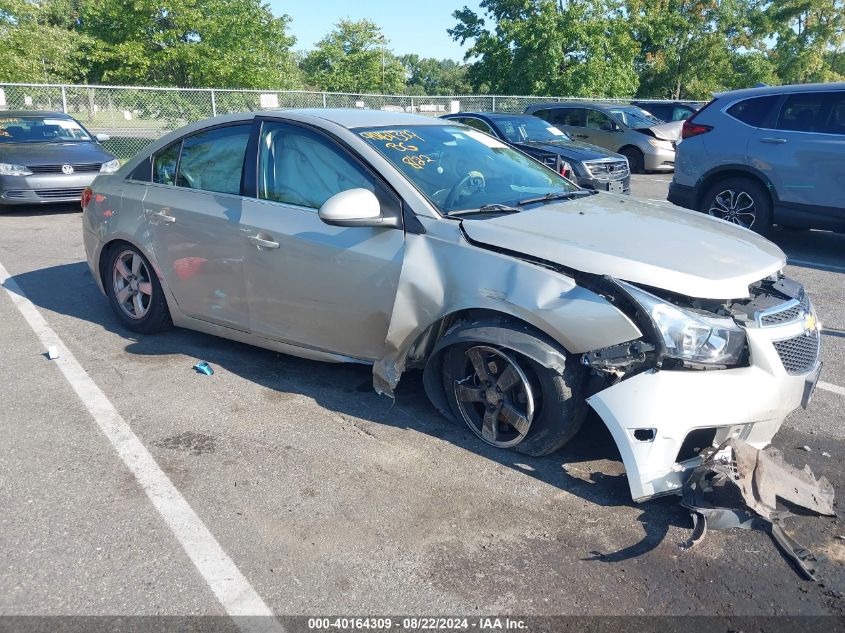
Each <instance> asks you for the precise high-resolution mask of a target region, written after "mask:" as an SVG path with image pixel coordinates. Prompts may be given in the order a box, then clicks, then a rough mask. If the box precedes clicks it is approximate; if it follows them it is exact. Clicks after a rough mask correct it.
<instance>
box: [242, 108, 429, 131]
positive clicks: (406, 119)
mask: <svg viewBox="0 0 845 633" xmlns="http://www.w3.org/2000/svg"><path fill="white" fill-rule="evenodd" d="M254 114H255V115H256V116H268V115H269V116H273V115H276V116H285V115H288V114H300V115H306V116H309V117H314V118H317V119H324V120H326V121H331V122H332V123H337V124H338V125H341V126H343V127H345V128H348V129H354V128H359V127H381V126H389V125H443V121H442V119H439V118H438V117H433V116H425V115H422V114H407V113H405V112H390V111H386V110H367V109H360V108H297V109H294V110H277V111H269V112H268V111H262V112H255V113H254Z"/></svg>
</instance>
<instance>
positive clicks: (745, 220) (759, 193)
mask: <svg viewBox="0 0 845 633" xmlns="http://www.w3.org/2000/svg"><path fill="white" fill-rule="evenodd" d="M699 210H700V211H701V212H702V213H706V214H707V215H710V216H712V217H714V218H721V219H722V220H727V221H728V222H731V223H733V224H737V225H739V226H742V227H745V228H747V229H751V230H752V231H755V232H757V233H759V234H760V235H768V234H769V233H770V232H771V230H772V201H771V198H769V193H768V192H767V191H766V189H765V188H764V187H763V185H761V184H760V183H759V182H757V181H756V180H752V179H750V178H745V177H742V176H735V177H731V178H725V179H724V180H720V181H718V182H716V183H715V184H713V185H712V186H711V187H710V188H709V189H708V190H707V191H706V192H705V194H704V196H703V197H702V199H701V207H700V209H699Z"/></svg>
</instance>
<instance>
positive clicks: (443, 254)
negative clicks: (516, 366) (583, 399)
mask: <svg viewBox="0 0 845 633" xmlns="http://www.w3.org/2000/svg"><path fill="white" fill-rule="evenodd" d="M425 229H426V233H425V234H422V235H415V234H408V235H407V236H406V240H405V254H404V259H403V263H402V271H401V273H400V276H399V282H398V286H397V291H396V299H395V302H394V306H393V311H392V314H391V317H390V324H389V327H388V332H387V336H386V339H385V350H384V355H383V356H382V357H381V358H380V359H378V360H376V362H375V363H374V365H373V386H374V388H375V390H376V391H377V392H378V393H382V394H386V395H392V394H393V390H394V388H395V387H396V385H397V384H398V383H399V379H400V378H401V376H402V373H403V371H404V370H405V363H406V359H407V356H408V351H409V349H410V348H411V346H412V345H413V344H414V342H415V341H416V340H417V338H418V337H419V336H420V334H421V333H422V332H424V331H425V330H426V329H427V328H428V327H430V326H431V325H432V324H433V323H436V322H437V321H438V320H439V319H442V318H444V317H446V316H448V315H450V314H455V313H458V312H460V311H463V310H471V309H480V310H488V311H491V312H495V313H498V314H502V315H503V316H510V317H513V318H514V319H518V320H519V321H522V322H524V323H527V324H529V325H531V326H532V327H534V328H536V330H537V331H539V332H542V333H544V334H545V335H546V336H548V337H549V338H550V339H552V340H553V341H554V342H555V345H556V346H558V347H561V348H563V349H565V350H566V351H567V352H570V353H573V354H578V353H582V352H585V351H588V350H591V349H599V348H603V347H607V346H608V345H615V344H617V343H623V342H625V341H630V340H633V339H636V338H639V337H640V336H641V335H642V333H641V332H640V330H639V328H638V327H637V326H636V325H635V324H634V322H633V321H632V320H631V319H630V318H628V317H627V316H626V315H625V314H624V313H623V312H622V311H621V310H619V309H618V308H616V307H615V306H613V305H611V304H610V303H609V302H608V301H607V300H606V299H604V297H601V296H600V295H598V294H596V293H594V292H591V291H590V290H587V289H586V288H583V287H581V286H578V285H577V284H576V283H575V281H574V280H573V279H572V278H571V277H569V276H567V275H565V274H563V273H561V272H559V271H558V270H556V269H553V268H549V267H544V266H542V265H540V264H538V263H534V262H530V261H526V260H523V259H520V258H519V257H518V256H515V255H512V254H507V253H500V252H497V251H495V250H491V249H488V248H482V247H479V246H476V245H473V244H471V243H469V242H468V241H467V240H466V239H465V238H464V237H463V235H462V234H461V231H460V225H459V224H458V223H457V222H455V223H452V222H442V221H431V222H425Z"/></svg>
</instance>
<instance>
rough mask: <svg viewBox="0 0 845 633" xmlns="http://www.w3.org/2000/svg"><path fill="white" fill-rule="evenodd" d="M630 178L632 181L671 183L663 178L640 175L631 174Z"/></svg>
mask: <svg viewBox="0 0 845 633" xmlns="http://www.w3.org/2000/svg"><path fill="white" fill-rule="evenodd" d="M631 178H633V179H634V180H645V181H647V182H672V181H671V180H666V179H665V178H652V177H650V176H648V175H642V174H631Z"/></svg>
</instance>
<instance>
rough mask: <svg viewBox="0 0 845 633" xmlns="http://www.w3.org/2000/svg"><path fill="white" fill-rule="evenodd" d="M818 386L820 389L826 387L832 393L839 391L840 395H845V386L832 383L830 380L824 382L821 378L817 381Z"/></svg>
mask: <svg viewBox="0 0 845 633" xmlns="http://www.w3.org/2000/svg"><path fill="white" fill-rule="evenodd" d="M816 387H818V388H819V389H824V390H825V391H830V392H832V393H838V394H839V395H840V396H845V387H840V386H839V385H832V384H830V383H829V382H824V381H823V380H820V381H818V382H817V383H816Z"/></svg>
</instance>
